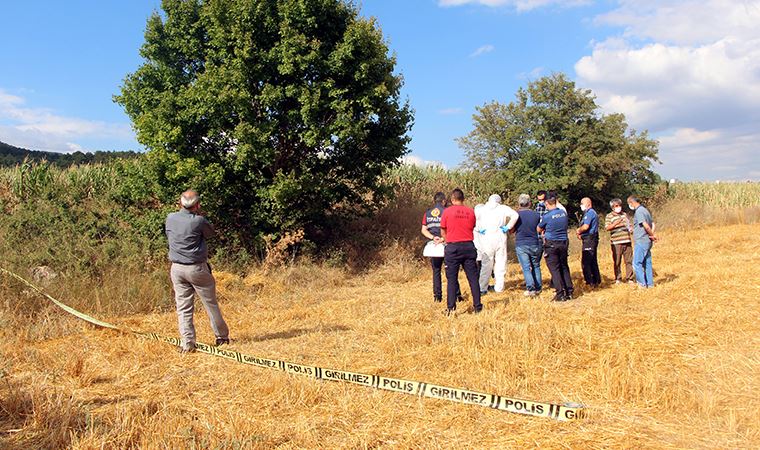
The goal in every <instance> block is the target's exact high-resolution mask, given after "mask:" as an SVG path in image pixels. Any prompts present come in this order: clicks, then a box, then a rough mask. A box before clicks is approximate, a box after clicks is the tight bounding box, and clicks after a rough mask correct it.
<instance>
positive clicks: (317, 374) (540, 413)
mask: <svg viewBox="0 0 760 450" xmlns="http://www.w3.org/2000/svg"><path fill="white" fill-rule="evenodd" d="M0 272H2V273H5V274H6V275H9V276H10V277H12V278H15V279H16V280H18V281H20V282H21V283H23V284H25V285H26V286H28V287H29V288H31V289H32V290H34V291H35V292H37V293H38V294H40V295H41V296H43V297H45V298H47V299H48V300H50V301H51V302H53V303H54V304H55V305H56V306H58V307H59V308H61V309H63V310H64V311H66V312H67V313H69V314H71V315H73V316H75V317H77V318H79V319H82V320H84V321H86V322H88V323H90V324H92V325H95V326H98V327H102V328H108V329H111V330H115V331H119V332H122V333H128V334H132V335H134V336H137V337H140V338H143V339H148V340H154V341H160V342H166V343H168V344H171V345H174V346H177V347H178V346H180V345H181V342H180V340H179V339H178V338H174V337H167V336H162V335H160V334H156V333H145V332H142V331H136V330H132V329H127V328H123V327H118V326H116V325H113V324H110V323H108V322H104V321H102V320H98V319H96V318H94V317H92V316H89V315H87V314H85V313H83V312H80V311H77V310H76V309H74V308H72V307H70V306H68V305H66V304H65V303H63V302H61V301H59V300H57V299H55V298H53V297H52V296H51V295H49V294H48V293H46V292H45V291H43V290H42V289H40V288H39V287H37V286H35V285H34V284H32V283H30V282H29V281H27V280H26V279H24V278H23V277H21V276H19V275H17V274H15V273H13V272H11V271H9V270H6V269H3V268H1V267H0ZM195 349H196V351H198V352H200V353H206V354H209V355H213V356H217V357H220V358H225V359H229V360H232V361H236V362H238V363H240V364H248V365H251V366H256V367H261V368H264V369H274V370H279V371H281V372H285V373H288V374H292V375H299V376H305V377H309V378H314V379H316V380H326V381H337V382H342V383H350V384H356V385H360V386H366V387H371V388H375V389H381V390H385V391H392V392H398V393H402V394H409V395H415V396H417V397H420V398H422V397H428V398H435V399H440V400H449V401H452V402H456V403H464V404H469V405H478V406H485V407H488V408H492V409H497V410H500V411H508V412H512V413H518V414H526V415H530V416H536V417H548V418H551V419H556V420H561V421H569V420H576V419H580V418H582V417H584V416H585V407H584V406H583V405H581V404H578V403H564V404H555V403H546V402H537V401H532V400H524V399H518V398H512V397H505V396H501V395H496V394H488V393H485V392H477V391H470V390H466V389H457V388H452V387H446V386H439V385H436V384H431V383H425V382H421V381H412V380H405V379H401V378H390V377H384V376H380V375H370V374H364V373H356V372H348V371H345V370H338V369H329V368H325V367H319V366H312V365H305V364H296V363H291V362H288V361H283V360H279V359H270V358H262V357H258V356H252V355H247V354H245V353H240V352H238V351H235V350H229V349H226V348H219V347H215V346H212V345H209V344H204V343H201V342H198V343H196V344H195Z"/></svg>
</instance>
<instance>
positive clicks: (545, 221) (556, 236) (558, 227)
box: [536, 195, 573, 302]
mask: <svg viewBox="0 0 760 450" xmlns="http://www.w3.org/2000/svg"><path fill="white" fill-rule="evenodd" d="M546 209H547V212H546V214H545V215H544V217H543V218H542V219H541V222H540V223H539V224H538V227H536V230H537V231H538V232H539V233H541V234H543V236H544V258H546V265H547V266H548V267H549V272H551V274H552V285H553V286H554V292H555V295H554V298H553V299H552V300H553V301H555V302H564V301H567V300H572V299H573V280H572V279H571V278H570V266H569V265H568V264H567V251H568V244H569V242H568V237H567V225H568V221H567V212H565V211H563V210H561V209H559V208H558V207H557V197H555V196H553V195H550V196H549V197H548V198H547V199H546Z"/></svg>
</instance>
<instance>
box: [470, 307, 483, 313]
mask: <svg viewBox="0 0 760 450" xmlns="http://www.w3.org/2000/svg"><path fill="white" fill-rule="evenodd" d="M481 312H483V307H482V306H481V307H480V308H475V309H474V310H473V311H472V313H473V314H480V313H481Z"/></svg>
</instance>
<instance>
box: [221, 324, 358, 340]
mask: <svg viewBox="0 0 760 450" xmlns="http://www.w3.org/2000/svg"><path fill="white" fill-rule="evenodd" d="M350 330H351V328H349V327H346V326H343V325H330V326H324V327H314V328H293V329H290V330H286V331H278V332H276V333H268V334H262V335H256V336H247V335H242V336H240V337H238V338H237V339H235V341H236V342H240V343H245V342H265V341H273V340H279V339H293V338H296V337H300V336H303V335H306V334H311V333H332V332H336V331H350Z"/></svg>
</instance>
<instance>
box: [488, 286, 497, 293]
mask: <svg viewBox="0 0 760 450" xmlns="http://www.w3.org/2000/svg"><path fill="white" fill-rule="evenodd" d="M487 290H488V292H496V288H495V287H493V286H488V289H487Z"/></svg>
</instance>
